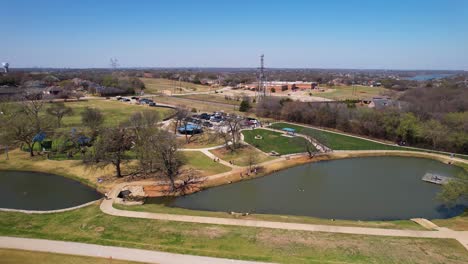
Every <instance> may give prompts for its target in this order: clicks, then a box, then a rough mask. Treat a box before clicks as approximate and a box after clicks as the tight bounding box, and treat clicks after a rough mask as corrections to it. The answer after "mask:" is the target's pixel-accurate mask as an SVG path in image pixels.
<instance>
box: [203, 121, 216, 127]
mask: <svg viewBox="0 0 468 264" xmlns="http://www.w3.org/2000/svg"><path fill="white" fill-rule="evenodd" d="M202 125H203V126H204V127H213V124H211V123H210V122H208V121H205V122H203V124H202Z"/></svg>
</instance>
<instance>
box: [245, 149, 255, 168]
mask: <svg viewBox="0 0 468 264" xmlns="http://www.w3.org/2000/svg"><path fill="white" fill-rule="evenodd" d="M257 163H258V153H257V152H256V151H255V150H253V149H249V150H248V152H247V165H248V166H249V171H252V166H253V165H255V164H257Z"/></svg>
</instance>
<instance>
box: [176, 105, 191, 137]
mask: <svg viewBox="0 0 468 264" xmlns="http://www.w3.org/2000/svg"><path fill="white" fill-rule="evenodd" d="M189 114H190V112H189V110H188V109H187V108H183V107H180V108H178V109H177V113H176V115H175V117H174V119H175V121H176V123H175V127H174V134H177V129H178V128H179V126H180V124H181V123H182V121H183V120H185V119H186V118H187V117H188V116H189Z"/></svg>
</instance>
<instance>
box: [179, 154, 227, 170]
mask: <svg viewBox="0 0 468 264" xmlns="http://www.w3.org/2000/svg"><path fill="white" fill-rule="evenodd" d="M182 155H183V156H184V157H185V158H186V162H187V163H186V165H184V167H185V168H193V169H195V170H198V171H200V172H201V175H202V176H208V175H213V174H218V173H223V172H228V171H230V170H231V168H229V167H227V166H224V165H223V164H221V163H218V162H214V161H213V160H212V159H210V158H209V157H208V156H206V155H205V154H203V153H201V152H199V151H184V152H182Z"/></svg>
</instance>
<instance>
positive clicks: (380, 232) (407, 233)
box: [100, 182, 468, 250]
mask: <svg viewBox="0 0 468 264" xmlns="http://www.w3.org/2000/svg"><path fill="white" fill-rule="evenodd" d="M132 184H142V183H138V182H135V183H132ZM126 185H129V183H122V184H119V185H117V186H116V187H115V188H114V189H113V190H112V191H111V192H110V193H109V198H110V199H108V200H103V202H102V203H101V206H100V208H101V210H102V211H103V212H104V213H106V214H109V215H113V216H121V217H130V218H142V219H154V220H165V221H178V222H189V223H201V224H214V225H231V226H247V227H258V228H273V229H285V230H300V231H312V232H330V233H342V234H357V235H374V236H394V237H416V238H451V239H456V240H457V241H459V242H460V243H461V244H462V245H463V246H464V247H465V248H466V249H467V250H468V231H453V230H450V229H445V228H444V229H439V230H436V231H418V230H401V229H384V228H367V227H348V226H332V225H314V224H301V223H285V222H273V221H263V220H247V219H232V218H219V217H205V216H192V215H174V214H163V213H149V212H136V211H127V210H119V209H115V208H114V207H113V206H112V205H113V200H114V199H115V197H117V195H118V193H119V192H120V190H121V188H122V187H124V186H126Z"/></svg>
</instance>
